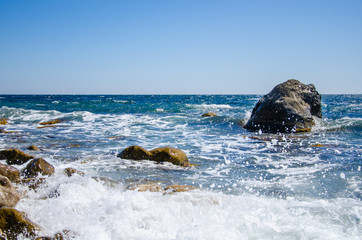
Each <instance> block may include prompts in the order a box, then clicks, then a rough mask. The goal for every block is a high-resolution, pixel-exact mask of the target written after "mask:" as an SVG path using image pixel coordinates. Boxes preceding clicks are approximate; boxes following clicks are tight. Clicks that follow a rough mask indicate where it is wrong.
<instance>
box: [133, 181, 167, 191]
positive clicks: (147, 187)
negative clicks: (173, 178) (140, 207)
mask: <svg viewBox="0 0 362 240" xmlns="http://www.w3.org/2000/svg"><path fill="white" fill-rule="evenodd" d="M128 189H129V190H137V191H138V192H163V191H164V188H163V187H162V186H160V185H159V184H157V183H145V184H139V185H136V186H131V187H129V188H128Z"/></svg>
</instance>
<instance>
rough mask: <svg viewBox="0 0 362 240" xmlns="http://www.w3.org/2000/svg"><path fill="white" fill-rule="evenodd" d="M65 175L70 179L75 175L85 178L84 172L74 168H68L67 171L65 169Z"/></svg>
mask: <svg viewBox="0 0 362 240" xmlns="http://www.w3.org/2000/svg"><path fill="white" fill-rule="evenodd" d="M64 174H65V175H67V176H68V177H71V176H73V175H74V174H78V175H80V176H84V172H82V171H78V170H77V169H74V168H66V169H64Z"/></svg>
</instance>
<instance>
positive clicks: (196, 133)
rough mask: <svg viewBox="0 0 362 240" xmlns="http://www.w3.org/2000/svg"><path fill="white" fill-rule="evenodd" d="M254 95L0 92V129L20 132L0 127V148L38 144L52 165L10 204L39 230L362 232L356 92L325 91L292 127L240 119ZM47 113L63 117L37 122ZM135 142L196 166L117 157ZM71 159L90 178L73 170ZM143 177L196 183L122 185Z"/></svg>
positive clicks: (254, 234)
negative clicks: (300, 129) (154, 188)
mask: <svg viewBox="0 0 362 240" xmlns="http://www.w3.org/2000/svg"><path fill="white" fill-rule="evenodd" d="M260 97H261V96H256V95H200V96H198V95H195V96H188V95H186V96H178V95H172V96H158V95H157V96H151V95H147V96H138V95H135V96H109V95H106V96H80V95H72V96H31V95H28V96H18V95H15V96H7V95H0V118H7V119H8V121H9V124H8V125H3V126H0V127H1V128H4V129H5V130H6V131H16V132H14V133H6V134H1V133H0V149H7V148H19V149H21V150H23V151H27V150H26V148H27V147H28V146H29V145H32V144H34V145H36V146H38V147H39V148H41V149H42V151H41V152H37V153H32V154H33V155H36V156H37V157H43V158H44V159H46V160H47V161H48V162H50V163H51V164H53V165H54V166H55V167H56V174H55V175H54V176H52V177H50V178H49V179H48V181H47V185H46V186H43V187H42V188H41V189H39V190H38V191H36V192H35V191H32V190H28V191H27V193H26V194H25V196H24V198H22V200H21V201H20V202H19V203H18V205H17V209H19V210H23V211H25V212H27V213H28V216H29V218H30V219H32V220H33V221H34V222H36V223H38V224H39V225H40V226H42V227H43V232H42V233H43V235H52V234H54V233H56V232H59V231H61V230H63V229H68V230H72V231H74V232H76V239H360V236H362V222H361V221H362V203H361V200H362V172H361V170H362V169H361V168H362V158H361V153H362V150H361V145H362V144H361V143H362V138H361V133H362V95H324V96H322V102H323V106H322V108H323V109H322V111H323V119H322V120H321V121H319V122H318V123H317V126H316V127H314V128H313V130H312V132H310V133H300V134H291V135H273V134H262V133H251V132H248V131H246V130H245V129H243V128H242V127H241V126H240V125H239V124H238V123H239V122H240V121H242V120H243V121H245V120H247V119H248V117H249V116H250V113H251V111H252V108H253V107H254V105H255V103H256V102H257V101H258V99H259V98H260ZM206 112H216V113H217V114H218V115H219V116H218V117H213V118H202V117H201V115H202V114H203V113H206ZM53 119H64V120H65V121H64V122H61V123H59V124H57V125H58V127H54V128H37V127H38V126H40V125H39V123H40V122H43V121H48V120H53ZM316 144H320V145H319V146H318V145H316ZM130 145H140V146H143V147H144V148H146V149H149V150H150V149H153V148H156V147H161V146H173V147H177V148H180V149H182V150H183V151H185V152H186V154H187V155H188V157H189V160H190V162H191V163H195V164H198V166H197V167H193V168H182V167H178V166H173V165H171V164H156V163H153V162H150V161H143V162H136V161H130V160H123V159H120V158H117V154H118V153H119V152H120V151H122V150H123V149H124V148H126V147H128V146H130ZM22 167H24V166H19V169H21V168H22ZM66 167H73V168H76V169H78V170H81V171H83V172H85V173H86V176H85V177H81V176H73V177H70V178H68V177H66V176H64V174H63V173H62V172H63V169H64V168H66ZM93 176H97V177H105V178H106V179H108V180H102V181H99V180H98V181H97V180H95V179H94V178H92V177H93ZM143 181H156V182H158V183H159V184H160V185H162V186H166V185H170V184H173V183H177V184H188V185H193V186H197V187H199V188H200V189H201V190H195V191H191V192H185V193H176V194H166V195H164V194H162V193H154V192H136V191H131V190H127V186H129V185H130V184H131V183H133V182H143ZM19 188H22V186H19ZM54 191H56V193H57V194H56V196H54V194H51V193H54ZM49 195H51V196H53V197H50V198H49V197H47V198H45V197H44V196H49Z"/></svg>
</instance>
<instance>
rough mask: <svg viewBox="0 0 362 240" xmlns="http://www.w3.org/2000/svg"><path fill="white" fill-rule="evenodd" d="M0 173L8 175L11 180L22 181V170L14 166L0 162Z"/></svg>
mask: <svg viewBox="0 0 362 240" xmlns="http://www.w3.org/2000/svg"><path fill="white" fill-rule="evenodd" d="M0 175H1V176H5V177H7V178H8V179H9V180H10V181H11V182H14V183H18V182H20V171H19V170H18V169H17V168H15V167H13V166H8V165H5V164H1V163H0Z"/></svg>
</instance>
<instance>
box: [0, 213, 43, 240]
mask: <svg viewBox="0 0 362 240" xmlns="http://www.w3.org/2000/svg"><path fill="white" fill-rule="evenodd" d="M0 229H1V230H2V232H3V234H4V235H6V239H8V240H17V239H18V236H19V235H21V234H22V235H24V236H25V237H28V238H34V237H35V236H36V232H37V231H40V227H39V226H38V225H36V224H35V223H33V222H32V221H30V220H29V219H28V218H27V217H26V216H25V214H24V213H22V212H20V211H18V210H16V209H14V208H9V207H3V208H1V209H0Z"/></svg>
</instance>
